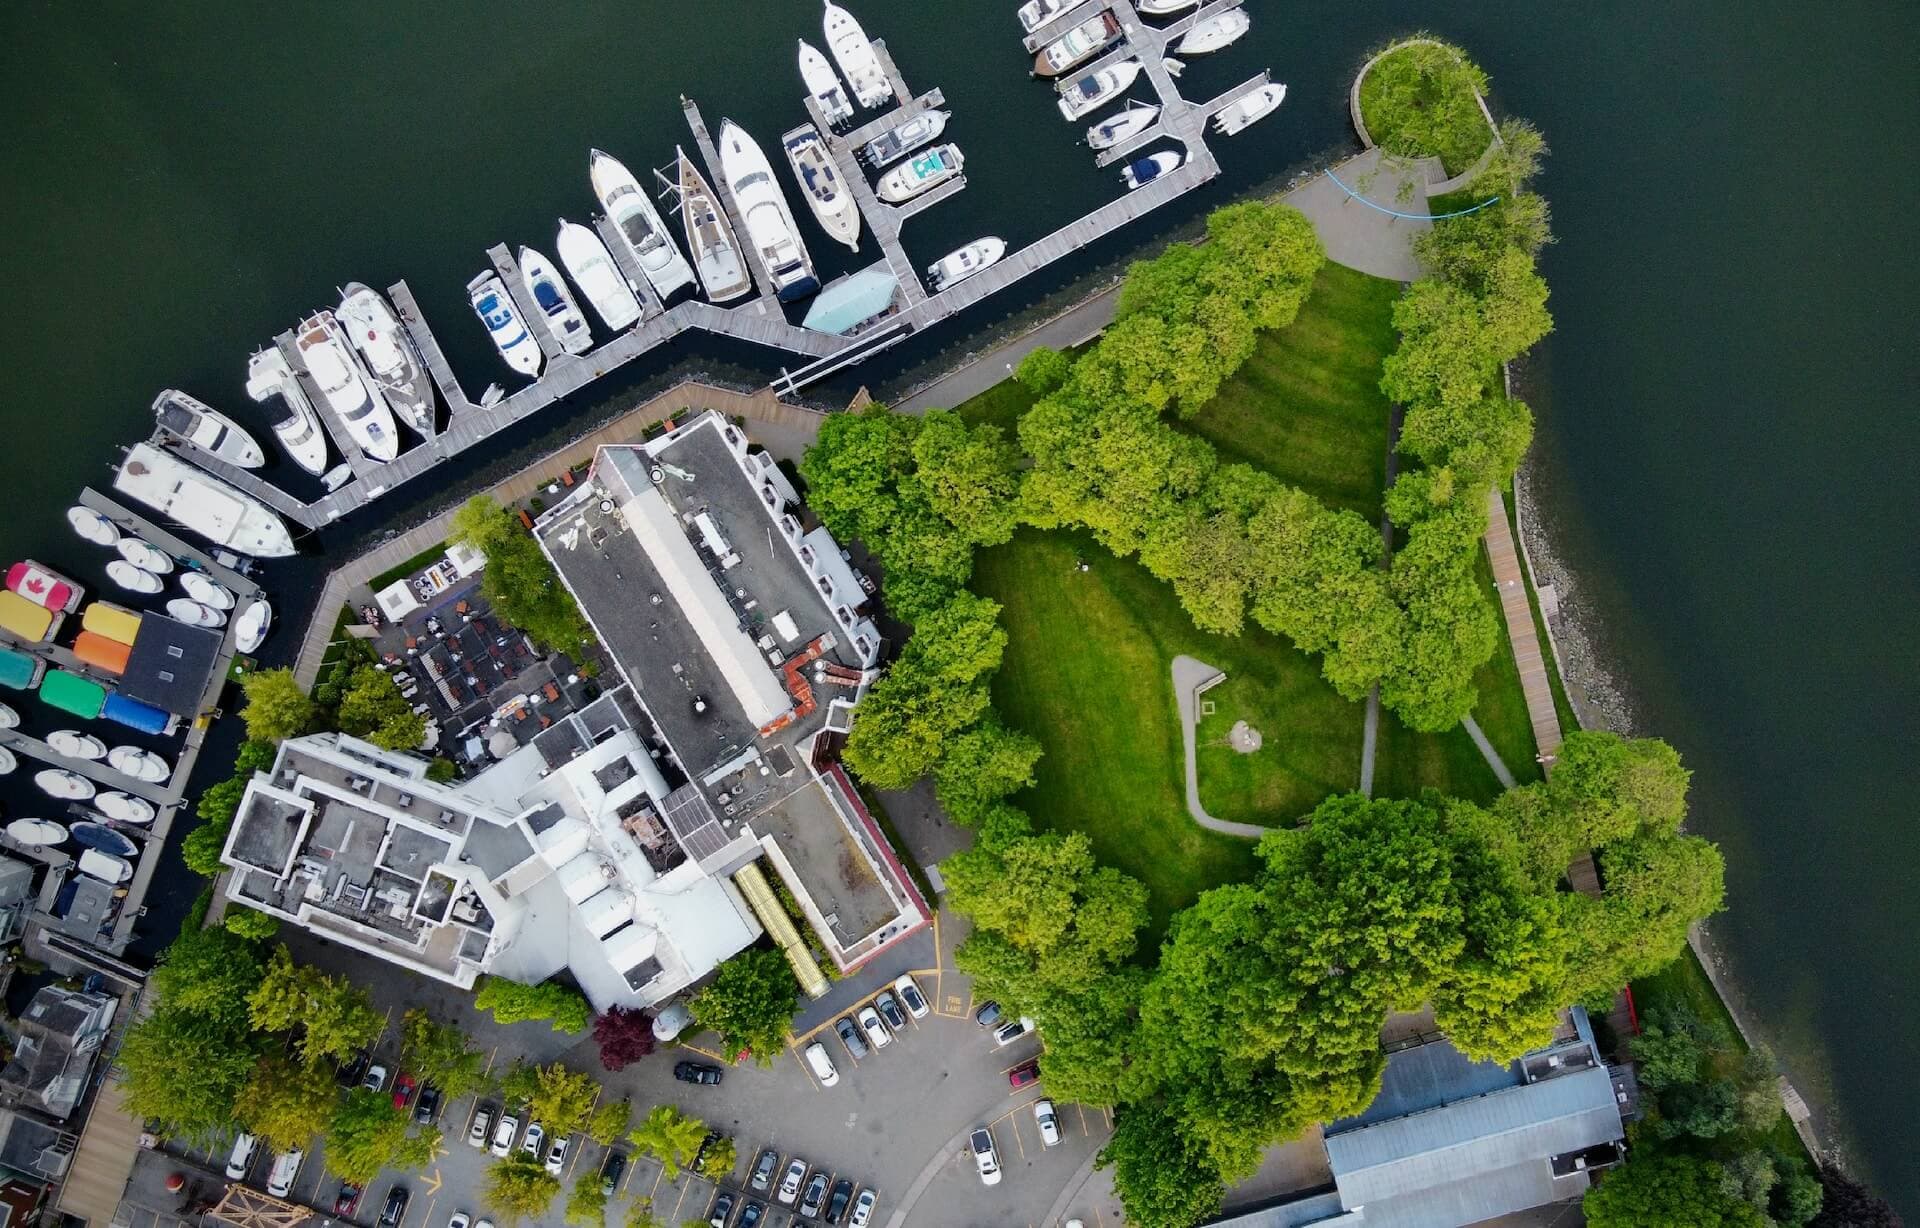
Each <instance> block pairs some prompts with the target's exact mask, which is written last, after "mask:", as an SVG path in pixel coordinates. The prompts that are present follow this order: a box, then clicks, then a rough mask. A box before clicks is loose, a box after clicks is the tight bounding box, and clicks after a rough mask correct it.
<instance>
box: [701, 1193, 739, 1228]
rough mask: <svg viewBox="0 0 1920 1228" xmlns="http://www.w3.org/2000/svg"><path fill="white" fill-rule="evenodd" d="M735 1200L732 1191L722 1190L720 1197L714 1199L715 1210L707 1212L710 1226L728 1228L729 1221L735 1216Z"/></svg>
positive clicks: (709, 1227)
mask: <svg viewBox="0 0 1920 1228" xmlns="http://www.w3.org/2000/svg"><path fill="white" fill-rule="evenodd" d="M734 1201H735V1200H734V1197H733V1194H732V1192H731V1191H728V1190H721V1191H720V1197H718V1198H716V1199H714V1200H713V1210H711V1211H709V1212H708V1213H707V1224H708V1228H727V1221H728V1220H730V1219H732V1218H733V1204H734Z"/></svg>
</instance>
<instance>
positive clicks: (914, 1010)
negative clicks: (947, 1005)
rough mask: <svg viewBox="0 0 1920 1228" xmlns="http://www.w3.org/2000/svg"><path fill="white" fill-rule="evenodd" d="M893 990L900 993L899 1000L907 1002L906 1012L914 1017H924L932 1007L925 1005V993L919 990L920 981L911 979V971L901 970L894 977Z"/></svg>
mask: <svg viewBox="0 0 1920 1228" xmlns="http://www.w3.org/2000/svg"><path fill="white" fill-rule="evenodd" d="M893 992H895V993H897V994H899V995H900V1000H901V1001H902V1002H904V1003H906V1004H907V1014H909V1015H912V1016H913V1017H914V1018H915V1019H925V1018H926V1017H927V1015H928V1013H929V1012H930V1011H931V1010H932V1009H933V1008H931V1007H929V1006H928V1005H927V999H926V997H925V995H923V994H922V993H921V992H920V983H919V982H918V981H916V980H914V979H913V975H912V974H911V973H907V972H902V973H901V974H900V975H899V976H898V977H896V978H894V982H893Z"/></svg>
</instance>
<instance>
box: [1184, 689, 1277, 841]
mask: <svg viewBox="0 0 1920 1228" xmlns="http://www.w3.org/2000/svg"><path fill="white" fill-rule="evenodd" d="M1226 678H1227V676H1226V675H1225V674H1223V673H1221V672H1220V671H1219V670H1217V669H1215V668H1214V667H1213V666H1211V665H1208V664H1207V663H1206V662H1205V661H1201V660H1197V659H1195V658H1193V657H1189V656H1186V655H1185V654H1182V655H1180V656H1177V657H1175V658H1174V659H1173V697H1174V700H1175V701H1176V702H1177V703H1178V704H1179V706H1180V741H1181V743H1182V744H1183V745H1184V746H1185V747H1186V751H1187V813H1188V814H1190V815H1192V816H1193V821H1194V822H1196V823H1198V824H1199V825H1200V826H1202V827H1204V828H1206V829H1207V830H1208V831H1217V832H1219V833H1220V834H1221V835H1223V836H1243V837H1245V838H1246V839H1249V840H1258V839H1259V838H1260V837H1262V836H1264V835H1266V834H1267V833H1268V832H1270V831H1272V830H1274V829H1273V828H1271V827H1262V826H1260V825H1259V824H1258V823H1230V822H1228V821H1227V820H1225V819H1216V818H1214V817H1213V816H1212V815H1210V814H1208V813H1207V809H1206V807H1205V806H1202V805H1201V804H1200V759H1199V742H1198V734H1197V733H1196V732H1195V731H1196V729H1197V728H1198V727H1199V724H1200V692H1202V691H1204V690H1206V689H1207V688H1208V687H1210V686H1213V685H1214V684H1215V683H1219V682H1224V681H1226Z"/></svg>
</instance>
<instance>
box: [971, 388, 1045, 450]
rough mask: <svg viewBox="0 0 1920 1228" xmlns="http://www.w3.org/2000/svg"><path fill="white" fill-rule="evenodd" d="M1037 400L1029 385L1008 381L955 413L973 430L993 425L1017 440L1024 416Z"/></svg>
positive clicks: (975, 398) (984, 393) (987, 391)
mask: <svg viewBox="0 0 1920 1228" xmlns="http://www.w3.org/2000/svg"><path fill="white" fill-rule="evenodd" d="M1034 400H1035V398H1034V395H1033V393H1031V392H1029V391H1027V386H1026V385H1025V384H1023V383H1021V382H1020V381H1019V380H1017V379H1005V380H1001V381H1000V382H999V383H997V384H995V385H994V386H993V387H991V388H989V389H987V390H986V391H985V392H983V393H981V394H980V395H979V396H977V397H974V398H973V399H972V400H969V401H963V402H961V403H960V404H959V405H957V406H955V407H954V410H955V412H957V413H958V414H959V415H960V417H961V418H962V419H963V420H965V421H966V423H967V425H969V426H980V425H982V424H984V423H991V424H992V425H994V426H997V427H999V428H1000V429H1001V430H1002V431H1005V432H1006V435H1007V438H1008V439H1015V438H1017V436H1016V435H1015V431H1014V428H1016V427H1018V426H1019V425H1020V415H1021V414H1024V413H1026V412H1027V411H1028V410H1029V409H1031V408H1033V402H1034Z"/></svg>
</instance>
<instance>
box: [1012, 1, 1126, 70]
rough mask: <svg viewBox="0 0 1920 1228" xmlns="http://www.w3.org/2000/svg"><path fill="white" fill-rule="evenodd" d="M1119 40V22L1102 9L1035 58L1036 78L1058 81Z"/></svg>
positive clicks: (1109, 11)
mask: <svg viewBox="0 0 1920 1228" xmlns="http://www.w3.org/2000/svg"><path fill="white" fill-rule="evenodd" d="M1119 37H1120V19H1119V18H1118V17H1115V16H1114V15H1113V13H1112V11H1111V10H1108V9H1102V10H1101V11H1100V12H1099V13H1098V14H1096V15H1095V16H1093V17H1089V18H1088V19H1087V20H1085V21H1083V22H1081V23H1080V24H1079V25H1077V26H1075V27H1074V28H1073V29H1071V30H1068V31H1067V32H1066V33H1065V34H1062V35H1061V36H1060V37H1059V38H1056V39H1054V40H1053V41H1052V42H1050V43H1048V44H1047V45H1046V46H1044V47H1042V48H1041V49H1040V54H1038V55H1036V56H1034V57H1033V75H1034V76H1036V77H1057V76H1059V75H1060V74H1061V73H1063V72H1066V71H1067V70H1068V69H1070V68H1072V67H1074V66H1075V65H1078V64H1084V63H1086V62H1087V61H1088V60H1091V59H1092V58H1093V57H1094V56H1096V55H1098V54H1099V53H1100V52H1101V51H1103V50H1105V49H1106V47H1107V45H1108V44H1110V43H1112V42H1113V41H1114V40H1115V39H1117V38H1119Z"/></svg>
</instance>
